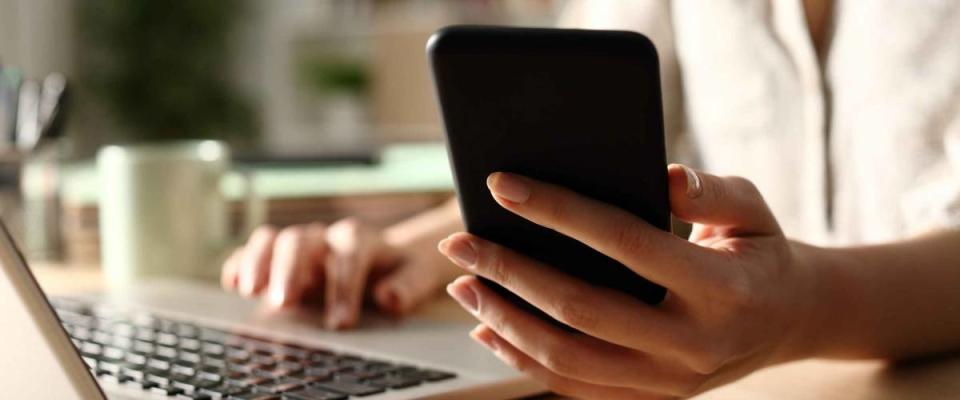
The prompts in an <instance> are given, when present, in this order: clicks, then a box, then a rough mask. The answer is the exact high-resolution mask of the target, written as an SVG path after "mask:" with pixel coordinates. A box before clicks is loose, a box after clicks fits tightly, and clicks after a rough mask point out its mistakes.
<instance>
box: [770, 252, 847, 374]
mask: <svg viewBox="0 0 960 400" xmlns="http://www.w3.org/2000/svg"><path fill="white" fill-rule="evenodd" d="M789 246H790V251H791V262H792V263H793V265H792V268H793V269H794V270H795V271H797V274H796V275H797V276H798V279H797V282H794V285H793V286H794V287H795V288H796V289H797V290H796V291H795V292H794V293H795V294H794V296H795V298H794V299H793V304H794V305H795V309H794V310H792V311H793V312H791V313H790V314H791V316H790V318H791V319H792V322H793V323H792V324H790V325H789V326H790V328H788V330H787V333H786V335H787V337H786V338H785V343H784V345H783V346H782V348H781V351H780V352H779V354H777V357H775V359H774V362H775V363H781V362H787V361H794V360H799V359H805V358H811V357H818V356H821V355H823V353H824V349H825V345H824V343H828V342H829V340H830V338H829V336H830V335H831V334H832V333H835V332H831V331H830V329H829V327H830V326H831V320H832V319H834V318H835V317H836V315H838V314H837V306H838V305H837V304H835V300H834V297H835V296H834V295H833V293H834V289H833V286H834V285H835V284H836V278H835V277H834V276H833V275H834V274H835V273H836V268H834V266H833V262H831V260H830V258H831V257H830V255H829V249H826V248H822V247H817V246H812V245H808V244H805V243H800V242H795V241H791V242H790V243H789Z"/></svg>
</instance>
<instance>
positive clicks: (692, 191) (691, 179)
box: [680, 164, 703, 199]
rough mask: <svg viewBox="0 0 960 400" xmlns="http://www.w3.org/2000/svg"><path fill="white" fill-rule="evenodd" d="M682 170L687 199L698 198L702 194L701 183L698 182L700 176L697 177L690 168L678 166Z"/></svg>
mask: <svg viewBox="0 0 960 400" xmlns="http://www.w3.org/2000/svg"><path fill="white" fill-rule="evenodd" d="M680 167H681V168H683V173H685V174H686V175H687V197H689V198H691V199H695V198H697V197H700V195H701V194H703V181H701V180H700V175H697V172H696V171H694V170H693V169H692V168H690V167H688V166H686V165H682V164H681V165H680Z"/></svg>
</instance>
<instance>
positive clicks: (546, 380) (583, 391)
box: [470, 324, 674, 400]
mask: <svg viewBox="0 0 960 400" xmlns="http://www.w3.org/2000/svg"><path fill="white" fill-rule="evenodd" d="M470 337H472V338H473V340H476V341H477V342H479V343H480V344H483V345H484V346H486V347H487V348H488V349H490V351H492V352H493V353H494V354H495V355H496V356H497V357H498V358H500V360H502V361H503V362H504V363H506V364H507V365H510V366H512V367H513V368H515V369H516V370H518V371H521V372H523V373H526V374H528V375H530V376H531V377H533V379H536V380H537V381H539V382H541V383H543V384H544V385H545V386H547V388H548V389H550V390H551V391H553V392H556V393H559V394H562V395H565V396H573V397H576V398H582V399H610V400H618V399H624V400H648V399H649V400H653V399H672V398H674V397H664V396H659V395H653V394H649V393H643V392H640V391H637V390H634V389H629V388H623V387H615V386H603V385H596V384H592V383H587V382H583V381H579V380H576V379H571V378H567V377H564V376H560V375H557V374H556V373H554V372H553V371H550V370H549V369H547V368H546V367H544V366H543V365H542V364H540V363H539V362H537V361H536V360H534V359H532V358H530V356H528V355H526V354H524V353H523V352H522V351H520V350H518V349H517V348H516V347H514V346H513V345H512V344H510V343H509V342H507V341H506V340H504V339H503V338H501V337H500V336H498V335H497V333H496V332H494V331H493V330H492V329H490V328H489V327H487V326H486V325H482V324H481V325H479V326H477V327H476V329H474V330H473V331H472V332H470Z"/></svg>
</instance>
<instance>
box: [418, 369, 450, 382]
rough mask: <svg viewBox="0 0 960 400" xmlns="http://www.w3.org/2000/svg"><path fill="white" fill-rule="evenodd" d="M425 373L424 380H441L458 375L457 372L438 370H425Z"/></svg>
mask: <svg viewBox="0 0 960 400" xmlns="http://www.w3.org/2000/svg"><path fill="white" fill-rule="evenodd" d="M423 373H424V375H423V380H425V381H427V382H439V381H443V380H447V379H451V378H456V377H457V374H454V373H450V372H443V371H436V370H423Z"/></svg>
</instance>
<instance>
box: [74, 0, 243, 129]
mask: <svg viewBox="0 0 960 400" xmlns="http://www.w3.org/2000/svg"><path fill="white" fill-rule="evenodd" d="M244 6H245V1H243V0H238V1H224V0H182V1H181V0H175V1H157V0H80V1H79V2H78V10H77V11H78V19H79V21H78V28H79V31H80V34H81V37H80V40H81V46H79V49H80V51H81V52H82V54H79V56H78V60H79V68H80V78H81V84H82V85H84V86H86V87H87V88H88V89H89V90H90V92H91V93H92V94H93V95H95V97H96V98H98V99H99V100H100V101H102V103H103V105H104V106H106V109H107V111H108V112H109V113H110V115H111V117H112V118H113V119H115V120H116V122H117V123H118V125H119V128H120V129H119V130H118V131H117V132H115V133H113V134H112V135H108V137H107V138H106V139H107V140H112V141H123V142H130V141H157V140H175V139H195V138H218V139H239V140H244V138H249V137H250V136H252V135H254V134H255V133H256V132H255V127H256V125H257V124H256V118H255V115H254V113H253V107H252V105H251V104H250V103H249V101H248V99H246V98H244V97H243V96H241V95H240V93H239V92H238V90H237V88H236V87H235V85H233V84H232V82H231V81H230V75H231V74H230V64H231V61H232V60H231V57H230V56H231V54H230V48H231V42H230V38H231V36H232V34H233V29H234V25H235V24H236V22H237V21H238V19H239V17H240V16H241V15H242V13H243V10H244V8H245V7H244Z"/></svg>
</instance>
